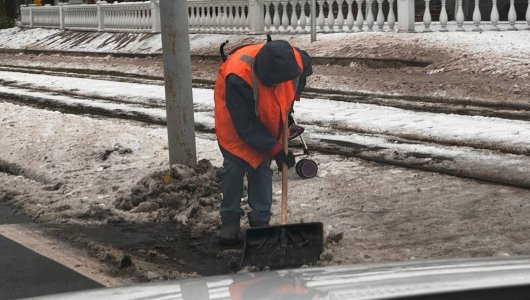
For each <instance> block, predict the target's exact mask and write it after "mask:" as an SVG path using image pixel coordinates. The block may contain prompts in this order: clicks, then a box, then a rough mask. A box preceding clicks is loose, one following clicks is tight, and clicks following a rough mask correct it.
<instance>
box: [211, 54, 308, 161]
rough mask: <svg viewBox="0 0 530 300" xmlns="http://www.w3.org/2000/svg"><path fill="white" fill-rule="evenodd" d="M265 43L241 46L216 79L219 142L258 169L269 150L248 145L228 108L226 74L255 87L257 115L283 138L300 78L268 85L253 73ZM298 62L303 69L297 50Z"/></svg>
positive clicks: (278, 136)
mask: <svg viewBox="0 0 530 300" xmlns="http://www.w3.org/2000/svg"><path fill="white" fill-rule="evenodd" d="M263 45H264V44H256V45H249V46H245V47H242V48H241V49H238V50H237V51H236V52H234V53H233V54H232V55H230V57H229V58H228V59H227V60H226V62H224V63H223V65H221V67H220V68H219V73H218V75H217V80H216V81H215V92H214V99H215V133H216V135H217V140H218V142H219V145H220V146H221V147H222V148H223V149H225V150H227V151H228V152H230V153H232V154H233V155H235V156H237V157H239V158H241V159H243V160H244V161H246V162H247V163H248V164H249V165H251V166H252V167H253V168H257V167H258V166H259V165H260V164H261V163H262V162H263V160H264V159H265V158H266V157H267V154H266V153H261V152H258V151H256V150H255V149H254V148H252V147H251V146H250V145H248V144H246V143H245V142H244V141H243V140H242V139H241V138H240V137H239V135H238V133H237V131H236V128H235V126H234V123H233V122H232V118H231V116H230V112H229V111H228V108H227V107H226V98H225V97H226V77H227V76H228V75H230V74H235V75H237V76H239V77H241V78H242V79H243V80H244V81H245V82H246V83H247V84H248V85H249V86H251V87H252V88H253V91H254V100H255V101H256V103H255V104H256V116H257V118H258V121H259V122H260V123H261V124H263V126H264V127H265V128H266V129H267V132H268V133H269V134H270V135H271V136H272V137H275V138H277V139H278V141H281V138H282V129H283V124H285V123H286V120H287V114H288V113H289V110H290V109H291V105H292V103H293V101H294V98H295V92H296V87H297V85H298V78H295V79H294V80H291V81H285V82H282V83H279V84H277V85H276V86H274V87H269V86H265V85H263V84H262V83H261V81H260V80H259V78H258V77H257V76H256V75H255V74H253V70H252V64H253V60H254V57H255V56H256V54H257V53H258V51H259V50H260V49H261V47H263ZM293 50H294V55H295V58H296V62H297V63H298V66H299V67H300V70H302V71H303V64H302V57H301V56H300V53H298V51H297V50H296V49H294V48H293Z"/></svg>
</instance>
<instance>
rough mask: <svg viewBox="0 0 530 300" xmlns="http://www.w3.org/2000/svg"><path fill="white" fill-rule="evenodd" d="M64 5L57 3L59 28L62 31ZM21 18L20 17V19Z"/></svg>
mask: <svg viewBox="0 0 530 300" xmlns="http://www.w3.org/2000/svg"><path fill="white" fill-rule="evenodd" d="M64 4H65V3H63V2H59V28H60V29H64V15H65V13H64ZM21 18H22V17H21Z"/></svg>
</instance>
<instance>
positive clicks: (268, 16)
mask: <svg viewBox="0 0 530 300" xmlns="http://www.w3.org/2000/svg"><path fill="white" fill-rule="evenodd" d="M270 10H271V3H270V2H268V3H266V4H265V21H264V24H265V29H266V30H267V31H271V24H272V20H271V13H270Z"/></svg>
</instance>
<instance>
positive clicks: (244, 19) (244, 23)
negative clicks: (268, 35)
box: [243, 6, 263, 32]
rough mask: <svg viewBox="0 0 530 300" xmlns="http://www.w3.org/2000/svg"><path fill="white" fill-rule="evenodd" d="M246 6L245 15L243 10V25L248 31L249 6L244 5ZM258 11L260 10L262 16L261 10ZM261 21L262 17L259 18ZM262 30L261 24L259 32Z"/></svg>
mask: <svg viewBox="0 0 530 300" xmlns="http://www.w3.org/2000/svg"><path fill="white" fill-rule="evenodd" d="M244 7H245V6H244ZM246 8H247V14H246V15H245V11H243V25H244V26H243V27H244V28H245V29H247V30H249V31H250V6H246ZM260 12H261V15H262V16H263V10H260ZM261 22H263V19H262V20H261ZM261 24H263V23H261ZM262 31H263V26H261V29H260V32H262Z"/></svg>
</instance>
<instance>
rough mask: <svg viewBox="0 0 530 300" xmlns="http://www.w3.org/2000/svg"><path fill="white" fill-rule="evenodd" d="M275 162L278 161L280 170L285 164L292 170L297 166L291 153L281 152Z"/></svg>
mask: <svg viewBox="0 0 530 300" xmlns="http://www.w3.org/2000/svg"><path fill="white" fill-rule="evenodd" d="M274 160H276V165H277V166H278V170H280V171H281V170H282V166H283V164H286V165H287V168H291V167H293V166H294V165H295V158H294V154H293V152H291V151H289V152H288V154H285V152H284V151H283V150H280V151H279V152H278V153H277V154H276V155H275V156H274Z"/></svg>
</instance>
